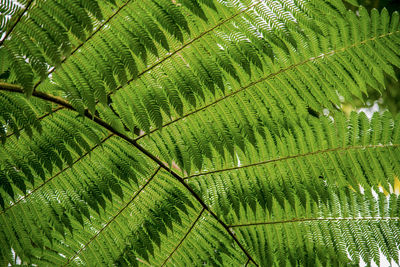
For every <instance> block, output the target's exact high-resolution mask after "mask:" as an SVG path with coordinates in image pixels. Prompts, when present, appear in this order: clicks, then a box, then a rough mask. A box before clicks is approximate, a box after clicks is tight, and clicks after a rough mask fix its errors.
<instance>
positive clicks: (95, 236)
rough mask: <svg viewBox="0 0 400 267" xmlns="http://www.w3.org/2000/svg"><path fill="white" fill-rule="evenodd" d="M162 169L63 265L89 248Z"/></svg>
mask: <svg viewBox="0 0 400 267" xmlns="http://www.w3.org/2000/svg"><path fill="white" fill-rule="evenodd" d="M160 169H161V167H158V168H157V169H156V171H155V172H154V173H153V175H152V176H151V177H150V178H149V179H148V180H147V181H146V183H145V184H144V185H143V186H142V187H141V188H140V189H139V191H137V192H136V193H135V195H134V196H133V197H132V198H131V200H129V201H128V202H127V203H126V204H125V206H124V207H123V208H122V209H120V210H119V211H118V212H117V214H115V215H114V216H113V217H112V218H111V220H109V221H108V222H107V223H106V224H105V225H104V226H103V227H102V228H101V229H100V231H98V232H97V233H96V234H95V235H94V236H92V237H91V238H90V240H89V241H88V242H87V243H86V244H85V245H84V246H82V247H81V248H80V249H79V250H78V251H77V252H76V253H75V254H74V255H73V256H72V257H71V258H69V259H68V261H67V262H66V263H65V264H64V265H63V266H67V265H68V264H69V263H71V261H73V260H74V259H75V258H76V257H77V256H78V255H79V253H81V252H82V251H83V250H84V249H86V248H87V246H89V245H90V243H92V242H93V240H95V239H96V238H97V237H98V236H99V235H100V234H101V233H102V232H103V231H104V230H105V229H106V228H107V227H108V226H109V225H110V224H111V223H112V222H113V221H115V219H116V218H117V217H118V216H119V215H120V214H121V213H122V212H123V211H124V210H125V209H126V208H127V207H128V206H129V205H130V204H131V203H132V202H133V201H134V200H135V199H136V197H137V196H138V195H139V194H140V193H141V192H142V191H143V190H144V189H145V188H146V186H148V185H149V183H150V182H151V181H152V180H153V178H154V177H155V176H156V175H157V173H158V171H159V170H160Z"/></svg>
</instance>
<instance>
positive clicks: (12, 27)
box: [0, 0, 34, 46]
mask: <svg viewBox="0 0 400 267" xmlns="http://www.w3.org/2000/svg"><path fill="white" fill-rule="evenodd" d="M33 2H34V1H33V0H29V2H28V4H27V5H26V6H25V8H24V10H23V11H22V12H21V14H20V15H19V16H18V18H17V20H16V21H15V23H14V24H13V25H12V26H11V28H10V30H9V31H8V32H6V34H5V35H4V37H3V39H2V40H1V41H0V46H2V45H3V43H4V41H5V40H7V38H8V36H10V34H11V32H12V31H13V30H14V29H15V26H17V24H18V23H19V22H20V21H21V19H22V17H23V16H24V15H25V13H26V11H28V9H29V7H30V6H31V5H32V3H33Z"/></svg>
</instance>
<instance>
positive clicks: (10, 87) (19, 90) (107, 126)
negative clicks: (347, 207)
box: [0, 83, 258, 266]
mask: <svg viewBox="0 0 400 267" xmlns="http://www.w3.org/2000/svg"><path fill="white" fill-rule="evenodd" d="M0 90H4V91H10V92H15V93H21V94H23V93H24V91H23V89H22V88H21V87H20V86H18V85H12V84H4V83H0ZM32 95H33V96H35V97H38V98H40V99H43V100H46V101H50V102H53V103H57V104H59V105H62V106H64V107H66V108H68V109H70V110H73V111H77V110H76V109H75V108H74V107H73V106H72V105H71V104H70V103H68V102H67V101H66V100H64V99H62V98H59V97H56V96H53V95H49V94H46V93H43V92H39V91H35V92H33V94H32ZM84 116H85V117H87V118H89V119H90V120H93V121H94V122H96V123H97V124H99V125H100V126H102V127H103V128H105V129H107V130H108V131H110V132H111V133H113V134H115V135H117V136H119V137H121V138H122V139H124V140H125V141H127V142H128V143H130V144H131V145H133V146H134V147H135V148H137V149H138V150H139V151H140V152H142V153H143V154H144V155H146V156H147V157H148V158H150V159H151V160H152V161H154V162H155V163H157V164H158V165H159V166H160V167H161V168H163V169H165V170H166V171H168V172H169V173H170V174H171V175H172V176H173V177H175V178H176V179H177V180H178V181H179V182H180V183H181V184H182V185H183V186H184V187H185V188H186V189H187V190H188V191H189V192H190V194H192V196H193V197H194V198H195V199H196V200H197V201H198V202H199V203H200V204H201V206H202V207H203V208H204V209H205V210H207V211H208V212H209V213H210V214H211V215H212V216H213V217H214V218H215V219H216V220H217V222H218V223H219V224H220V225H221V226H222V227H223V228H224V229H225V230H226V231H227V232H228V234H229V235H230V236H231V237H232V239H233V240H234V241H235V243H236V244H237V245H238V246H239V248H240V249H241V250H242V251H243V253H245V254H246V256H247V257H248V258H249V259H250V260H251V261H252V262H253V263H254V264H255V265H256V266H258V264H257V263H256V262H255V261H254V259H253V258H252V257H251V255H250V254H249V252H248V251H247V250H246V249H245V247H244V246H243V245H242V244H241V243H240V242H239V240H238V239H237V237H236V236H235V235H234V234H233V232H231V231H230V229H229V227H228V226H227V225H226V224H225V223H224V222H223V221H222V220H221V219H220V218H219V217H218V216H217V215H216V214H215V213H214V212H213V211H212V210H211V208H210V207H208V206H207V204H206V203H205V202H204V201H203V200H202V199H201V197H200V196H199V195H197V193H196V192H195V191H194V190H193V189H192V188H191V187H190V186H189V185H188V184H187V183H185V180H184V179H183V178H182V177H181V176H180V175H179V174H177V173H176V172H174V171H173V170H172V169H171V168H169V167H168V166H167V165H166V163H164V162H162V161H161V160H160V159H158V158H157V157H156V156H155V155H153V154H152V153H151V152H150V151H148V150H147V149H145V148H144V147H142V146H141V145H139V144H138V143H137V142H136V141H135V140H134V139H132V138H130V137H128V136H126V135H125V134H123V133H120V132H118V131H117V130H115V129H114V128H113V127H112V126H111V125H110V124H108V123H107V122H105V121H103V120H102V119H101V118H99V117H97V116H94V115H92V114H90V112H89V111H88V110H85V112H84Z"/></svg>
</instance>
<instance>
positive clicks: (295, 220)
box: [229, 217, 400, 228]
mask: <svg viewBox="0 0 400 267" xmlns="http://www.w3.org/2000/svg"><path fill="white" fill-rule="evenodd" d="M369 220H377V221H378V220H385V221H390V220H393V221H399V220H400V218H399V217H359V218H357V217H349V218H300V219H292V220H282V221H271V222H254V223H244V224H232V225H230V226H229V228H235V227H248V226H257V225H270V224H282V223H298V222H312V221H369Z"/></svg>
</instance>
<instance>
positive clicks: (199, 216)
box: [161, 208, 204, 266]
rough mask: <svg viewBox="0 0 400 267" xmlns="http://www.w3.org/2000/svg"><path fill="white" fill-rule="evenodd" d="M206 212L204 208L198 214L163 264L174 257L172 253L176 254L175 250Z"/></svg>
mask: <svg viewBox="0 0 400 267" xmlns="http://www.w3.org/2000/svg"><path fill="white" fill-rule="evenodd" d="M203 212H204V208H203V209H202V210H201V211H200V213H199V215H198V216H197V218H196V220H194V222H193V223H192V225H191V226H190V228H189V230H188V231H187V232H186V234H185V235H184V237H183V238H182V239H181V241H180V242H179V244H178V245H177V246H176V247H175V248H174V250H173V251H172V252H171V253H170V254H169V255H168V257H167V258H166V259H165V261H164V262H163V264H161V266H165V264H166V263H167V262H168V260H169V259H170V258H171V257H172V255H174V253H175V251H176V250H177V249H178V248H179V247H180V245H181V244H182V243H183V241H184V240H185V239H186V237H187V236H188V235H189V233H190V232H191V231H192V230H193V228H194V226H195V225H196V223H197V221H198V220H199V219H200V218H201V215H202V214H203Z"/></svg>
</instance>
